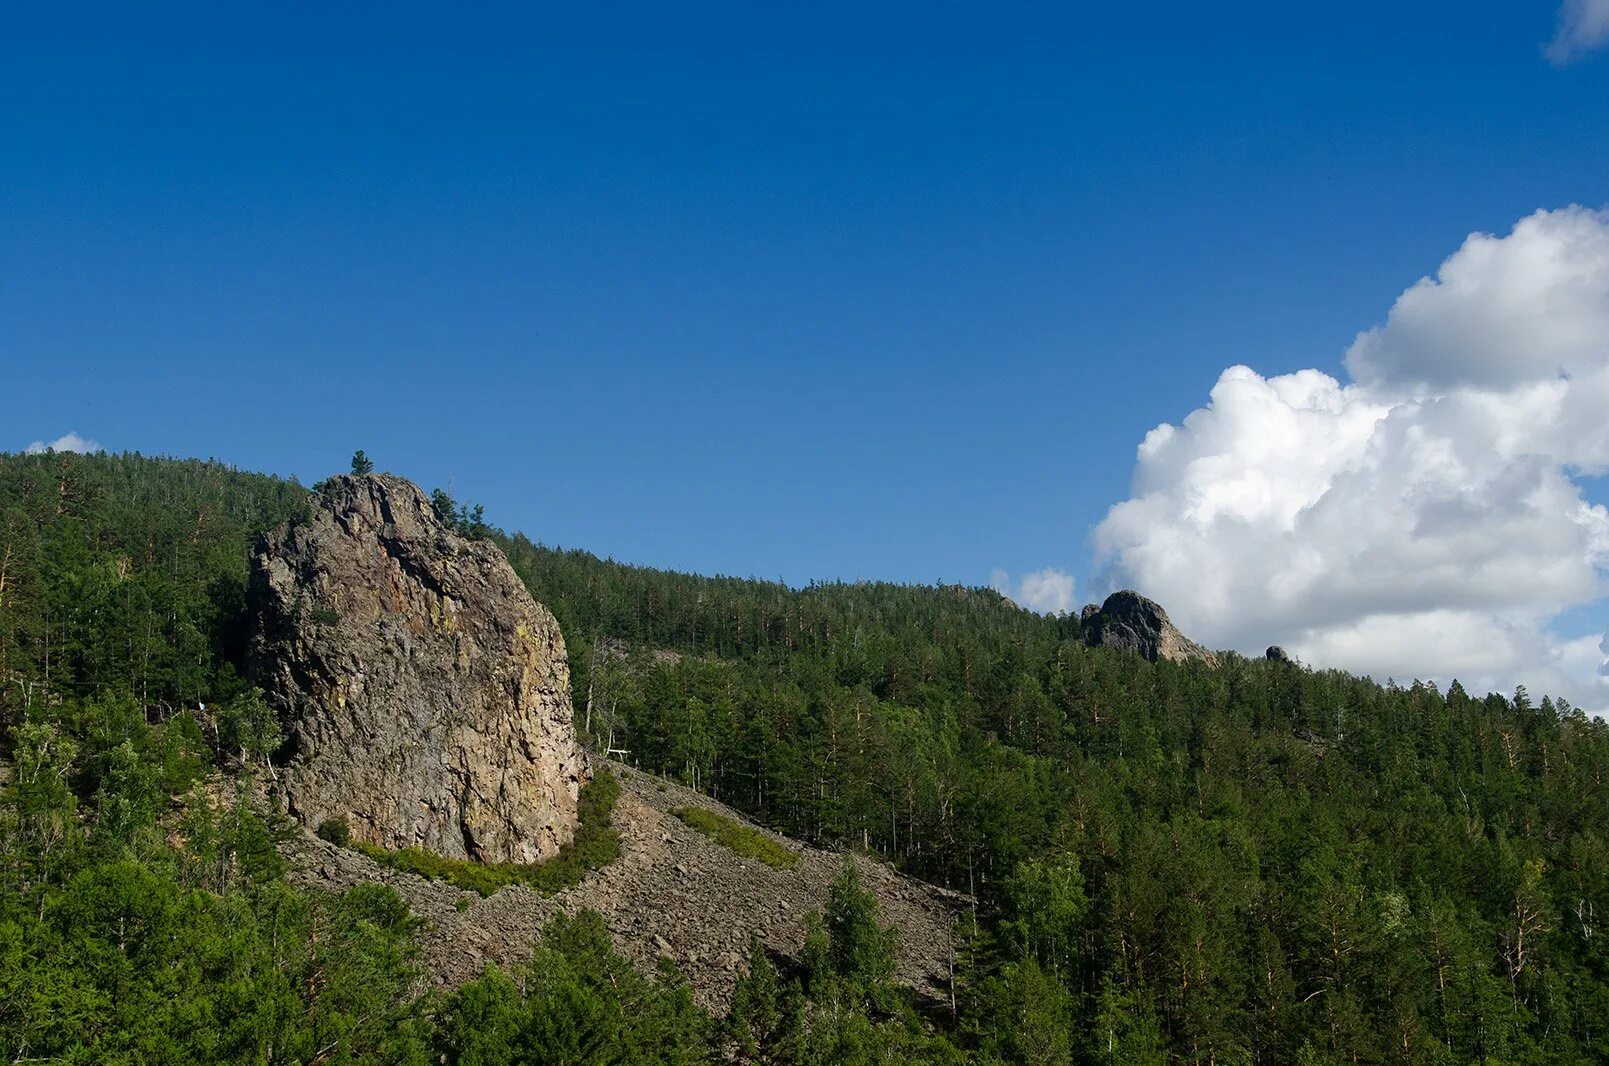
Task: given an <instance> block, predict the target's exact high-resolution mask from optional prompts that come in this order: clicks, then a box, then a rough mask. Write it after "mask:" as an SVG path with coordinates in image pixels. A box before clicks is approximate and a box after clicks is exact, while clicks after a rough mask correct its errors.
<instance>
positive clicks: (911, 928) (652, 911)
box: [288, 763, 969, 1012]
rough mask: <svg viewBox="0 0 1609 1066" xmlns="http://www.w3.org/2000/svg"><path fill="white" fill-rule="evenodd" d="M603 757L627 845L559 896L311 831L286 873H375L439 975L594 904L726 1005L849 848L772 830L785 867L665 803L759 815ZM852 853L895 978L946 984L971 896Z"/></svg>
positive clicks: (473, 970)
mask: <svg viewBox="0 0 1609 1066" xmlns="http://www.w3.org/2000/svg"><path fill="white" fill-rule="evenodd" d="M608 765H609V766H610V768H611V769H612V770H613V771H614V772H615V775H616V776H617V777H619V778H620V784H621V790H620V800H619V802H618V803H617V804H616V806H615V810H614V816H613V822H614V827H615V828H616V829H617V830H618V831H619V832H620V836H621V851H620V856H619V857H618V858H617V859H616V860H615V861H614V862H612V863H610V864H609V865H608V866H607V867H605V868H603V869H601V870H597V871H594V872H593V873H590V874H588V875H587V877H586V879H585V880H583V881H582V882H581V883H580V884H578V885H576V886H575V887H573V888H570V889H567V890H565V891H563V892H560V893H558V894H556V895H553V896H543V895H541V894H540V893H538V892H536V891H534V890H532V889H530V888H527V887H526V886H524V885H512V886H510V887H508V888H504V889H502V890H501V891H499V892H497V893H495V894H493V895H491V896H489V897H485V898H482V897H481V896H478V895H476V894H474V893H472V892H464V891H462V890H460V889H457V888H454V887H453V886H452V885H450V884H448V883H446V882H444V881H432V880H427V879H425V878H422V877H418V876H416V875H413V874H409V873H403V872H400V871H397V870H392V869H390V868H388V867H385V866H382V865H380V864H379V863H376V862H374V861H372V860H371V859H369V858H367V857H366V856H364V855H362V854H361V853H359V852H356V851H353V850H349V849H344V848H339V847H336V846H335V845H333V844H330V843H327V842H326V841H323V840H321V839H319V838H318V837H316V836H314V835H312V834H311V833H303V834H301V835H299V836H298V837H297V838H296V839H295V840H294V841H293V842H292V843H291V844H290V845H288V850H289V852H290V855H289V857H290V859H291V862H292V867H293V875H292V876H293V878H294V879H295V880H296V881H298V882H299V883H301V884H304V885H308V886H311V887H317V888H324V889H330V890H335V891H340V890H344V889H347V888H350V887H351V886H353V885H356V884H361V883H364V882H371V881H377V882H382V883H385V884H389V885H391V886H392V887H394V888H395V889H396V890H397V891H398V892H400V893H401V894H402V896H403V897H404V898H405V899H406V900H407V901H408V904H409V906H410V907H412V909H413V911H414V913H415V914H416V915H418V916H419V917H421V918H423V919H424V920H425V922H426V928H425V930H424V932H423V933H422V935H421V947H422V952H421V954H422V958H421V960H420V962H421V963H422V966H423V970H424V972H425V973H426V974H428V975H429V976H430V979H432V980H434V981H435V983H437V984H439V985H452V984H460V983H462V982H464V981H467V980H470V979H472V978H474V977H475V976H476V975H478V974H479V973H480V972H481V970H482V968H483V967H484V966H485V965H486V964H487V963H488V962H496V963H498V964H499V965H501V966H504V967H508V966H512V965H515V964H518V963H520V962H522V961H524V960H525V959H527V958H529V956H530V953H531V950H532V948H533V946H534V945H535V942H536V939H537V936H538V934H539V933H540V931H541V928H542V926H543V924H544V923H545V922H546V921H547V920H548V919H549V918H551V917H552V916H553V915H555V914H557V913H559V912H561V911H562V912H566V913H573V912H575V911H578V910H581V909H583V908H588V907H590V908H591V909H593V910H595V911H598V912H599V913H600V914H601V915H602V916H603V920H604V922H605V923H606V924H607V925H608V927H609V931H610V933H611V935H612V936H613V938H614V942H615V946H616V947H617V948H618V949H619V950H620V951H621V952H622V953H623V954H625V955H627V956H628V957H630V958H631V959H632V960H633V961H634V962H635V963H636V964H637V965H638V966H639V967H640V968H642V969H643V970H644V971H645V972H651V971H652V969H653V966H654V964H655V962H656V961H657V959H658V958H659V957H661V956H664V957H666V958H669V959H670V960H671V961H673V962H674V963H675V964H676V965H677V966H678V967H679V968H680V969H681V971H682V972H683V973H684V974H685V975H686V976H687V978H688V980H689V981H690V982H691V984H692V986H693V990H694V995H695V998H696V999H697V1000H698V1001H699V1002H700V1003H701V1004H702V1005H704V1006H705V1007H708V1008H710V1009H711V1010H714V1011H717V1012H721V1011H724V1010H725V1009H726V1007H727V1005H728V1003H729V1002H730V999H731V995H732V988H733V985H734V983H735V981H736V980H737V978H738V977H739V976H740V975H741V974H742V972H743V971H744V969H745V968H746V958H747V951H748V942H749V935H750V933H751V932H755V933H758V934H759V935H760V938H761V939H762V941H763V942H764V943H765V945H766V947H767V948H768V949H769V950H771V951H773V952H775V953H778V954H781V955H785V956H789V957H796V956H797V954H798V951H799V948H800V947H801V946H802V944H803V943H804V936H805V919H806V917H807V916H808V915H809V914H810V913H812V912H813V911H819V910H820V909H821V908H822V907H823V906H824V905H825V904H826V901H827V894H828V887H829V885H830V884H831V882H832V879H833V877H834V876H836V875H837V873H838V871H839V868H840V867H841V865H842V863H843V861H844V859H843V855H842V854H841V853H837V852H831V851H823V850H819V849H816V848H808V847H804V846H802V845H799V844H798V843H796V842H794V841H791V840H789V839H787V838H786V837H782V836H778V835H777V834H774V833H767V835H768V836H771V837H773V838H774V839H775V840H777V841H779V842H781V843H783V844H785V845H786V846H787V847H789V848H790V849H792V850H794V851H796V852H798V854H799V857H800V862H799V864H798V865H797V866H795V867H794V868H792V869H788V870H779V869H774V868H772V867H770V866H767V865H765V864H763V863H761V862H758V861H756V860H750V859H745V858H742V857H740V856H738V855H736V854H734V853H733V852H731V851H729V850H727V849H726V848H725V847H723V846H722V845H720V844H717V843H716V842H715V841H713V840H711V839H709V838H708V837H706V836H704V835H703V834H702V833H699V832H697V831H696V830H694V829H691V828H689V827H688V826H686V825H684V824H683V823H682V821H681V820H680V819H679V818H677V817H676V816H675V815H673V814H671V813H669V812H670V811H671V810H672V809H673V808H676V807H691V806H698V807H704V808H707V809H709V810H712V811H714V812H716V813H718V814H722V815H725V816H726V817H728V818H734V819H736V820H738V821H740V822H743V824H745V825H752V823H750V822H748V821H747V820H746V819H744V818H742V816H741V815H739V814H737V812H735V811H733V810H732V809H730V808H728V807H726V806H724V805H723V804H720V803H717V802H716V801H714V800H712V799H710V798H709V797H707V796H703V795H701V794H699V793H697V792H693V791H691V790H689V789H686V788H682V787H680V786H678V785H675V784H670V783H668V782H665V781H663V780H661V779H659V778H656V777H653V776H651V775H648V774H645V773H642V772H640V771H637V770H632V769H629V768H627V767H624V766H621V765H619V764H615V763H610V764H608ZM756 828H758V827H756ZM761 831H762V832H765V830H761ZM853 861H854V862H855V863H856V864H857V865H858V866H859V868H860V873H861V878H862V881H863V883H864V884H865V885H866V887H867V888H869V889H871V890H872V891H874V892H875V893H876V894H877V898H878V902H879V907H880V911H881V916H882V920H883V922H884V923H885V924H893V925H895V926H897V927H898V928H899V933H900V938H899V974H900V979H901V980H902V981H904V982H905V983H907V984H909V985H911V986H912V987H913V988H915V989H916V990H917V991H918V992H920V993H922V994H923V995H926V996H930V997H942V996H945V995H947V994H948V985H949V975H950V970H951V961H952V951H951V949H952V940H951V935H952V927H953V924H954V919H955V917H956V916H957V915H958V914H959V913H960V911H961V910H962V909H963V908H965V907H966V906H968V904H969V900H968V898H967V897H966V896H965V895H963V894H961V893H956V892H951V891H947V890H945V889H941V888H937V887H935V886H933V885H929V884H927V883H925V882H922V881H917V880H915V879H913V878H909V877H905V876H904V875H902V874H899V873H897V872H895V871H894V870H893V869H892V868H891V867H889V866H888V865H886V864H884V863H882V862H879V861H877V860H874V859H870V858H867V857H865V856H863V855H855V856H854V857H853ZM460 901H464V902H463V903H461V902H460ZM460 906H466V909H465V910H462V911H460V910H459V907H460Z"/></svg>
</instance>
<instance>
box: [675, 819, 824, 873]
mask: <svg viewBox="0 0 1609 1066" xmlns="http://www.w3.org/2000/svg"><path fill="white" fill-rule="evenodd" d="M670 813H672V814H674V815H675V816H676V817H678V818H680V819H681V820H682V821H683V822H686V823H687V824H688V825H689V826H691V827H692V828H694V829H697V830H698V831H699V832H700V833H703V834H704V835H705V836H707V837H709V838H710V839H711V840H713V841H715V842H716V843H718V844H720V845H721V846H722V847H724V848H726V849H727V850H729V851H731V852H733V853H735V854H738V855H741V856H743V857H744V858H746V859H758V860H759V861H760V862H763V863H765V864H766V865H767V866H774V867H776V868H777V869H779V870H791V869H792V868H793V867H795V866H798V865H799V853H798V852H796V851H792V850H790V849H789V848H786V847H784V846H783V845H781V844H779V843H777V842H776V841H775V840H773V839H772V838H770V837H768V836H766V835H765V834H764V833H762V832H760V831H759V830H758V829H751V828H749V827H748V826H746V825H744V824H743V823H742V822H738V821H734V820H732V819H731V818H727V817H724V816H723V815H719V814H716V813H715V812H714V811H711V810H708V809H706V808H704V807H676V808H674V809H673V810H672V811H671V812H670Z"/></svg>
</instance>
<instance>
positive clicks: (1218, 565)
mask: <svg viewBox="0 0 1609 1066" xmlns="http://www.w3.org/2000/svg"><path fill="white" fill-rule="evenodd" d="M1344 363H1345V366H1346V369H1347V371H1348V376H1349V378H1350V380H1348V381H1341V380H1338V379H1337V378H1335V377H1332V376H1330V375H1329V374H1326V373H1323V372H1321V371H1318V370H1303V371H1299V372H1297V373H1294V374H1285V375H1280V376H1277V377H1270V378H1265V377H1263V376H1261V375H1259V374H1258V373H1256V372H1255V371H1253V370H1251V369H1249V368H1247V367H1244V366H1236V367H1231V368H1229V369H1228V370H1225V371H1224V372H1223V374H1222V375H1221V376H1220V378H1219V379H1218V383H1217V385H1216V386H1215V387H1214V388H1213V390H1212V393H1211V397H1210V400H1209V402H1208V403H1207V405H1206V406H1204V407H1202V408H1201V409H1199V410H1197V411H1194V412H1192V413H1191V414H1190V415H1189V416H1188V417H1186V418H1185V419H1184V420H1183V422H1182V423H1180V424H1179V425H1177V426H1175V425H1161V426H1158V427H1157V428H1156V429H1154V430H1152V431H1151V432H1150V433H1149V434H1147V436H1146V438H1145V440H1144V441H1143V442H1142V443H1141V445H1140V447H1139V452H1138V458H1137V464H1136V468H1135V472H1134V479H1133V489H1132V495H1131V497H1130V498H1129V499H1127V500H1125V501H1123V502H1122V503H1119V504H1118V505H1116V506H1115V507H1113V508H1112V509H1111V511H1110V512H1109V513H1108V514H1107V516H1106V518H1105V519H1104V520H1103V521H1102V522H1101V523H1100V525H1099V526H1098V527H1097V529H1096V531H1095V547H1096V554H1097V566H1098V567H1100V568H1101V569H1102V574H1103V576H1102V580H1103V581H1104V582H1105V583H1106V584H1107V585H1110V586H1116V585H1121V584H1132V585H1135V586H1136V587H1138V588H1140V589H1141V591H1144V592H1145V593H1147V594H1148V595H1151V596H1154V597H1155V598H1157V599H1158V600H1160V601H1161V602H1162V603H1163V604H1164V605H1165V606H1166V607H1167V608H1168V611H1169V613H1170V614H1172V615H1173V616H1174V618H1175V620H1177V621H1178V622H1179V623H1180V624H1181V626H1182V627H1183V628H1184V629H1185V631H1186V632H1188V633H1190V634H1191V635H1192V636H1195V637H1197V638H1198V639H1202V640H1204V641H1205V642H1207V643H1209V644H1212V645H1216V646H1219V647H1233V648H1239V649H1241V650H1244V651H1248V652H1255V651H1256V650H1258V649H1260V648H1261V647H1262V646H1264V645H1266V644H1269V643H1276V642H1277V643H1280V644H1283V645H1285V646H1286V647H1288V648H1290V649H1291V650H1292V651H1294V652H1296V653H1297V654H1298V655H1299V656H1301V657H1302V658H1303V659H1305V660H1307V661H1309V662H1313V663H1316V664H1321V665H1327V666H1339V667H1345V668H1348V669H1352V670H1358V671H1362V672H1366V673H1369V674H1372V675H1374V676H1376V677H1381V678H1384V677H1388V676H1390V677H1396V678H1399V679H1402V680H1407V679H1411V678H1415V677H1421V678H1433V679H1437V680H1440V681H1442V682H1446V681H1448V680H1450V679H1451V678H1452V677H1454V676H1456V677H1458V678H1459V679H1460V680H1462V681H1463V682H1464V685H1465V687H1466V688H1468V689H1470V690H1471V691H1475V690H1477V689H1483V688H1488V687H1490V688H1498V689H1504V690H1508V689H1512V687H1513V686H1514V685H1515V684H1518V683H1524V684H1526V685H1527V686H1528V687H1530V688H1531V689H1532V690H1535V691H1542V690H1545V691H1549V692H1554V693H1557V694H1561V695H1564V696H1566V697H1567V698H1569V699H1570V700H1571V701H1572V702H1575V703H1578V704H1580V705H1582V706H1586V707H1589V708H1593V709H1603V708H1604V707H1605V706H1609V687H1606V684H1609V672H1604V670H1603V667H1604V662H1605V652H1606V651H1609V649H1606V648H1603V647H1600V643H1601V641H1600V638H1599V636H1598V635H1596V634H1593V635H1589V636H1586V637H1580V638H1574V639H1568V640H1566V639H1562V638H1560V637H1559V636H1557V635H1556V633H1555V632H1554V630H1553V628H1552V623H1553V621H1554V620H1555V619H1556V618H1557V616H1558V615H1559V614H1560V613H1561V612H1562V611H1564V610H1565V609H1567V608H1569V607H1572V606H1576V605H1580V604H1585V603H1590V602H1593V601H1595V600H1597V599H1598V598H1599V597H1600V596H1601V595H1602V594H1603V591H1604V589H1603V577H1604V571H1605V568H1606V567H1609V511H1606V510H1605V508H1604V507H1603V506H1601V505H1595V504H1592V503H1591V502H1589V501H1588V500H1587V498H1586V497H1585V496H1584V495H1583V492H1582V488H1581V485H1580V483H1579V481H1580V478H1581V477H1582V476H1583V475H1595V474H1602V473H1604V472H1605V471H1606V470H1609V419H1605V418H1604V415H1603V412H1605V411H1609V214H1605V213H1603V212H1597V211H1590V210H1585V209H1582V208H1578V207H1571V208H1566V209H1563V210H1560V211H1552V212H1538V213H1537V214H1535V215H1532V216H1530V217H1528V218H1526V219H1523V220H1521V221H1520V222H1519V223H1518V224H1517V225H1516V226H1515V227H1514V229H1513V231H1512V232H1511V233H1510V234H1508V235H1507V236H1503V237H1495V236H1491V235H1488V234H1475V235H1472V236H1471V237H1469V239H1468V240H1466V241H1465V242H1464V244H1463V246H1462V247H1461V248H1459V249H1458V250H1457V251H1456V252H1454V253H1453V255H1452V256H1450V257H1449V258H1448V259H1447V260H1446V261H1445V262H1444V263H1442V265H1441V268H1440V269H1439V271H1438V272H1437V274H1436V276H1435V277H1433V278H1425V279H1422V280H1421V281H1419V282H1418V283H1417V284H1415V285H1413V286H1411V287H1410V288H1408V289H1407V291H1405V292H1404V293H1403V294H1402V295H1401V296H1400V297H1399V298H1398V299H1397V301H1396V303H1395V305H1394V306H1393V307H1392V308H1391V311H1390V313H1389V314H1388V316H1387V318H1386V320H1385V322H1384V323H1383V324H1382V325H1380V326H1378V327H1376V328H1374V329H1370V330H1368V331H1366V332H1364V333H1362V334H1360V335H1359V336H1358V338H1357V339H1356V341H1355V342H1354V343H1353V344H1352V346H1351V348H1350V349H1349V350H1348V351H1347V353H1346V355H1345V360H1344Z"/></svg>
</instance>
